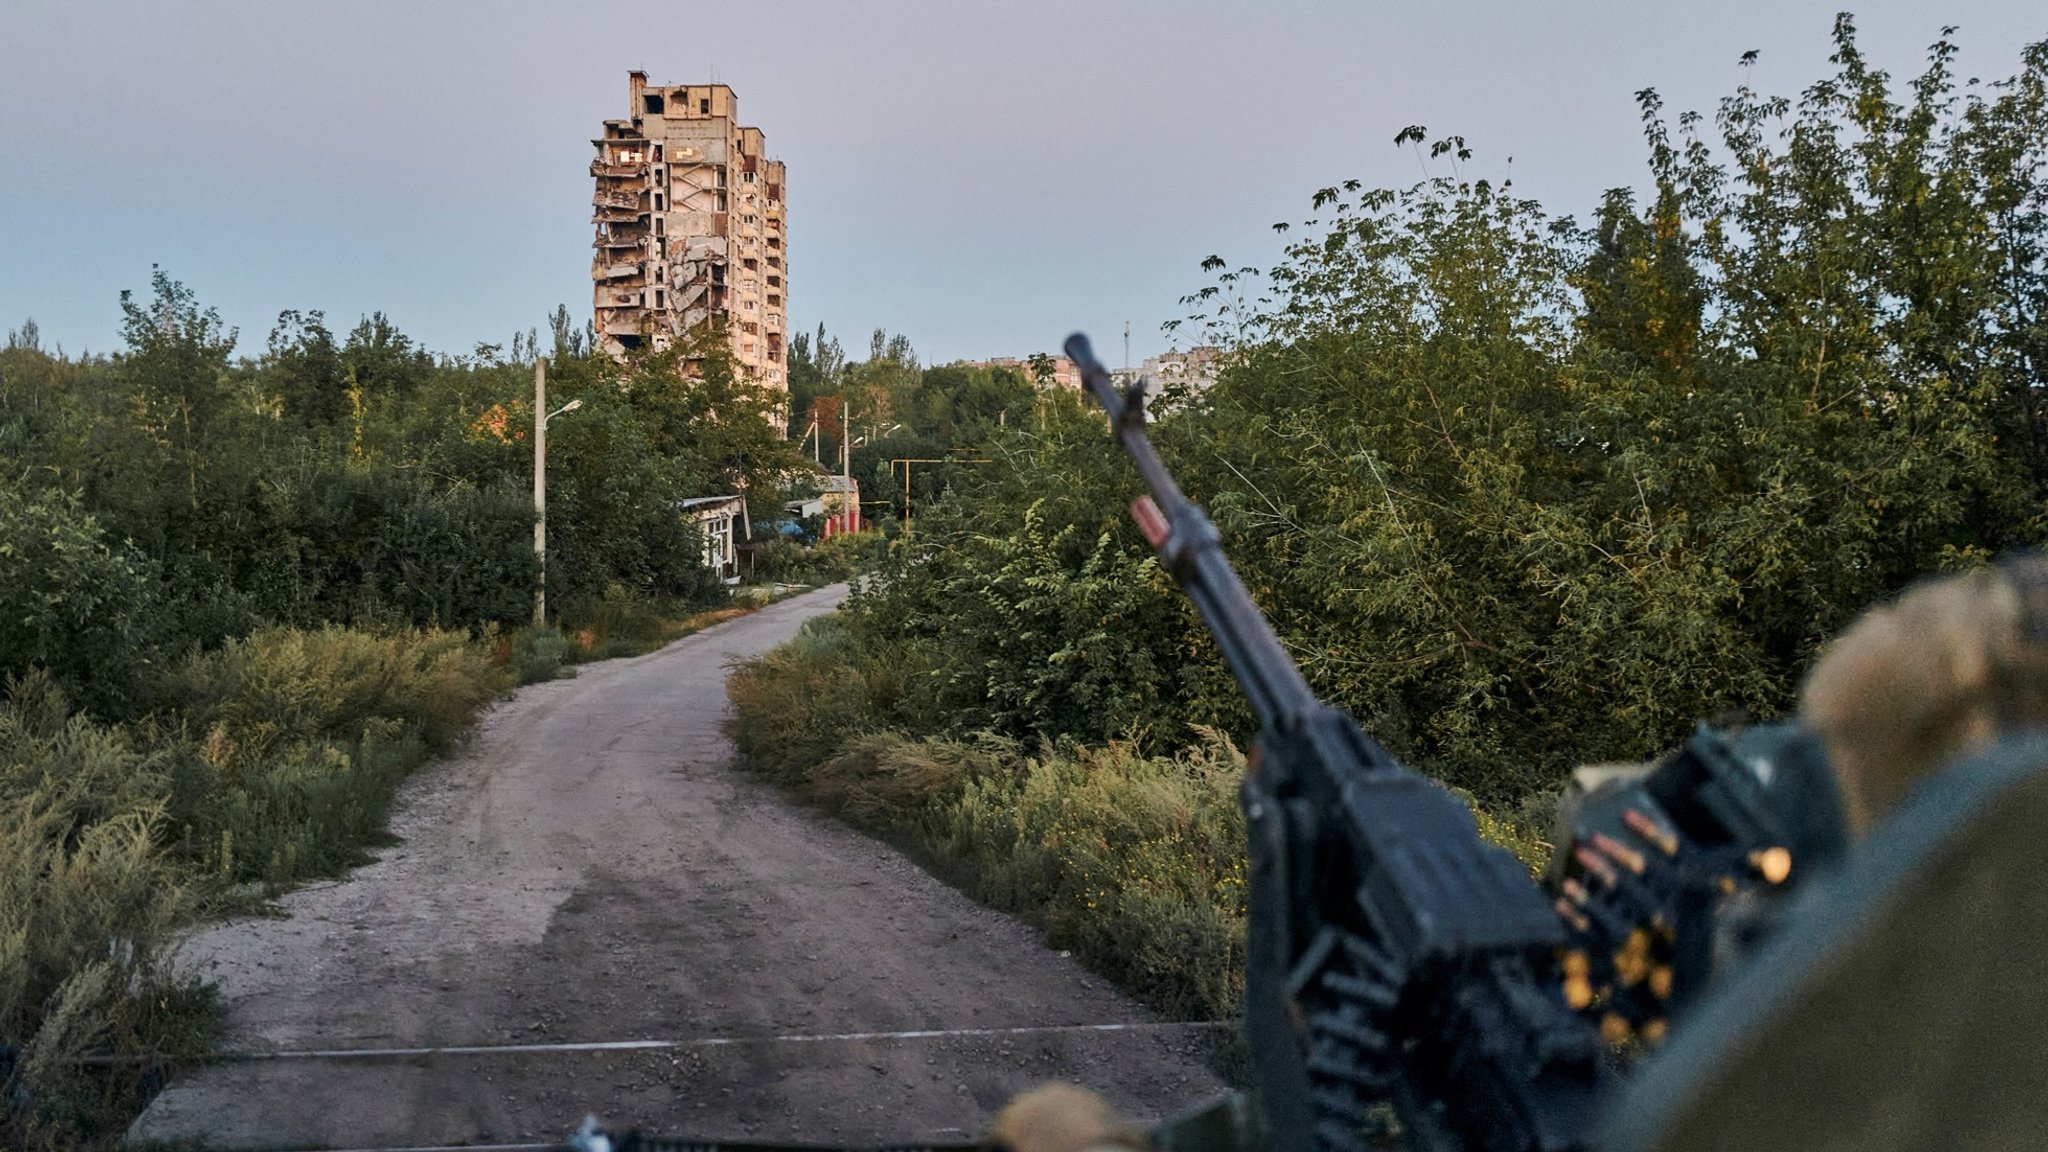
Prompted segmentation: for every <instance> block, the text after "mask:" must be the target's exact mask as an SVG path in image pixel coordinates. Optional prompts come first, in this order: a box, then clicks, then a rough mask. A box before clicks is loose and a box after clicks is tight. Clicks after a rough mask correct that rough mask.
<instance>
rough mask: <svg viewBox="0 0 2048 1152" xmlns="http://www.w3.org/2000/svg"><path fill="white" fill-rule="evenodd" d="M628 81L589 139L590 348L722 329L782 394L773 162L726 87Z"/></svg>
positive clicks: (784, 372) (782, 280)
mask: <svg viewBox="0 0 2048 1152" xmlns="http://www.w3.org/2000/svg"><path fill="white" fill-rule="evenodd" d="M627 79H628V87H629V89H630V91H631V101H632V114H631V115H630V116H629V117H627V118H626V119H624V120H607V121H605V122H604V136H603V138H601V139H598V140H594V141H592V143H593V144H595V145H596V146H597V158H596V159H594V160H592V161H591V163H590V173H591V175H592V176H594V177H596V178H597V191H596V194H595V195H594V196H593V197H592V198H591V202H592V204H594V205H595V207H596V213H595V215H594V216H593V218H592V222H593V223H595V224H596V225H597V242H596V248H597V256H596V259H595V260H593V261H592V263H591V266H590V276H591V279H592V280H593V281H595V289H594V292H593V303H594V304H595V307H596V312H597V317H596V325H597V337H598V342H599V346H600V347H602V348H603V349H604V350H605V351H607V352H609V353H610V354H612V355H613V356H623V355H624V354H625V353H626V351H627V350H628V349H631V348H638V347H640V346H642V345H643V344H651V345H652V346H653V347H655V348H666V347H667V346H668V345H669V343H670V342H671V341H674V340H677V339H679V338H681V337H682V336H683V335H684V334H686V333H689V332H692V331H694V330H696V329H698V328H700V327H702V326H704V325H719V326H722V327H723V329H724V331H725V334H726V338H727V341H728V342H729V344H730V345H731V348H732V356H733V359H734V361H735V362H736V363H737V365H738V366H739V368H740V370H741V371H742V372H743V373H744V374H746V375H747V376H748V377H750V378H752V379H753V381H754V382H755V383H758V384H762V385H765V386H767V387H769V388H773V389H776V390H778V391H780V390H786V389H787V388H788V387H789V377H788V354H789V353H788V347H787V341H786V339H785V334H786V333H787V332H788V330H789V326H788V323H787V321H786V319H785V317H787V316H788V315H789V310H788V306H787V304H786V301H787V300H788V298H789V288H788V285H789V273H788V260H789V249H788V245H787V243H786V242H785V240H784V236H785V232H784V223H783V204H784V200H785V196H786V185H785V183H784V179H783V167H782V162H781V161H779V160H770V159H768V158H767V157H766V156H765V155H763V154H762V150H763V143H764V142H763V138H762V136H761V130H760V129H759V128H744V127H741V126H740V122H739V102H738V101H737V100H736V99H735V98H734V97H733V93H732V89H731V88H729V87H727V86H725V85H723V84H677V85H673V86H669V87H655V86H650V85H649V84H648V83H647V73H645V72H630V73H628V74H627Z"/></svg>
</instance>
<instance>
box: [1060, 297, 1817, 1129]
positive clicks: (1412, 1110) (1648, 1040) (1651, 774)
mask: <svg viewBox="0 0 2048 1152" xmlns="http://www.w3.org/2000/svg"><path fill="white" fill-rule="evenodd" d="M1066 353H1067V355H1068V356H1069V357H1070V358H1072V360H1073V361H1074V363H1075V364H1076V365H1078V366H1079V367H1080V370H1081V377H1082V380H1083V381H1084V382H1086V384H1087V386H1088V388H1089V390H1090V391H1092V392H1093V393H1094V394H1095V397H1096V399H1097V400H1099V401H1100V402H1101V404H1102V407H1103V409H1104V410H1105V411H1106V412H1107V413H1108V414H1109V422H1110V427H1111V429H1112V431H1113V432H1114V433H1115V435H1116V437H1117V439H1118V440H1120V441H1121V442H1122V443H1123V446H1124V448H1125V449H1126V450H1127V451H1128V452H1129V453H1130V455H1131V457H1132V459H1133V460H1134V461H1135V462H1136V463H1137V466H1138V471H1139V473H1140V474H1141V475H1142V476H1143V478H1144V480H1145V483H1146V486H1147V487H1148V488H1150V489H1151V495H1150V496H1148V497H1142V498H1140V499H1139V500H1138V501H1136V502H1135V503H1134V504H1133V505H1132V506H1131V514H1132V517H1133V518H1134V519H1135V520H1136V521H1137V523H1138V527H1139V529H1140V531H1142V532H1143V533H1144V535H1145V539H1146V540H1147V541H1148V542H1149V543H1150V544H1151V545H1152V547H1153V549H1154V550H1155V551H1156V552H1157V553H1158V555H1159V558H1160V560H1161V562H1162V563H1164V564H1165V565H1166V567H1167V568H1168V570H1170V571H1171V572H1172V573H1173V574H1174V577H1175V578H1176V579H1177V580H1178V581H1179V582H1180V585H1181V588H1182V589H1183V590H1184V591H1185V592H1186V593H1187V595H1188V598H1189V599H1190V600H1192V601H1194V604H1195V607H1196V609H1197V610H1198V611H1199V612H1200V613H1201V615H1202V619H1203V620H1204V622H1206V623H1207V624H1208V626H1209V631H1210V633H1211V635H1213V636H1214V637H1215V640H1216V645H1217V647H1218V648H1219V649H1221V650H1222V653H1223V658H1224V660H1225V661H1227V662H1228V663H1229V665H1230V670H1231V673H1232V674H1233V675H1234V676H1235V677H1236V678H1237V681H1238V684H1239V685H1240V686H1241V687H1242V688H1243V690H1244V693H1245V696H1246V697H1247V698H1248V699H1249V701H1250V703H1251V706H1252V710H1253V712H1254V713H1256V714H1257V716H1258V719H1259V729H1260V730H1259V737H1258V743H1257V745H1256V747H1255V748H1254V749H1253V752H1252V755H1251V757H1250V760H1249V767H1248V768H1247V771H1246V774H1245V780H1244V783H1243V786H1242V789H1241V792H1240V797H1239V798H1240V802H1241V803H1242V805H1243V807H1244V814H1245V825H1246V833H1247V836H1248V839H1249V841H1250V843H1249V849H1248V851H1249V856H1250V875H1251V882H1250V897H1251V899H1250V913H1249V924H1248V926H1247V945H1246V957H1245V985H1246V1001H1247V1002H1246V1006H1245V1026H1246V1033H1247V1038H1248V1040H1249V1043H1250V1048H1251V1057H1252V1062H1253V1064H1254V1066H1255V1068H1256V1070H1257V1078H1258V1102H1257V1109H1256V1111H1257V1113H1258V1114H1259V1118H1260V1119H1261V1120H1262V1121H1263V1128H1264V1131H1263V1133H1262V1142H1263V1143H1265V1144H1266V1145H1267V1146H1270V1147H1277V1148H1284V1149H1295V1148H1308V1147H1311V1146H1314V1147H1320V1148H1324V1149H1329V1150H1330V1152H1351V1150H1353V1149H1361V1148H1365V1147H1368V1146H1369V1145H1368V1144H1367V1143H1366V1141H1367V1139H1368V1137H1367V1135H1366V1130H1367V1127H1368V1126H1369V1125H1370V1124H1371V1123H1373V1121H1374V1113H1373V1112H1372V1108H1373V1106H1374V1105H1376V1104H1380V1103H1385V1104H1388V1105H1391V1106H1392V1109H1393V1111H1394V1113H1395V1115H1396V1116H1397V1118H1398V1120H1399V1124H1400V1127H1401V1130H1402V1136H1403V1138H1404V1140H1405V1142H1406V1144H1407V1145H1408V1146H1409V1147H1410V1148H1414V1149H1419V1150H1426V1152H1563V1150H1568V1149H1579V1148H1584V1147H1587V1146H1588V1142H1589V1140H1590V1135H1589V1134H1590V1133H1591V1132H1592V1130H1593V1126H1594V1121H1595V1118H1596V1114H1597V1112H1598V1111H1599V1108H1600V1105H1601V1103H1602V1100H1603V1097H1604V1095H1605V1094H1606V1092H1607V1090H1608V1087H1609V1082H1610V1080H1611V1079H1612V1075H1611V1070H1612V1068H1613V1067H1614V1066H1615V1065H1616V1064H1618V1063H1622V1062H1624V1061H1623V1059H1622V1058H1621V1057H1620V1056H1619V1055H1618V1054H1617V1050H1618V1049H1621V1048H1623V1047H1625V1046H1627V1045H1631V1044H1636V1043H1641V1044H1647V1045H1651V1046H1654V1045H1656V1044H1659V1043H1661V1042H1662V1040H1663V1038H1664V1035H1665V1031H1666V1026H1667V1018H1668V1017H1669V1015H1670V1014H1671V1013H1672V1011H1673V1010H1674V1009H1678V1008H1683V1007H1684V1006H1685V1005H1686V1004H1687V1003H1689V1002H1690V1001H1692V1000H1694V999H1695V998H1697V997H1698V996H1699V995H1700V994H1701V993H1702V992H1704V991H1705V990H1706V988H1707V987H1708V986H1709V985H1710V984H1711V983H1712V982H1714V980H1715V978H1716V976H1717V974H1718V973H1719V972H1720V971H1723V970H1725V969H1727V968H1728V967H1730V965H1731V963H1732V962H1733V961H1734V960H1737V959H1740V958H1741V957H1742V956H1744V955H1745V954H1747V953H1748V952H1749V951H1750V950H1751V949H1753V948H1754V947H1755V946H1756V945H1757V944H1758V943H1760V942H1761V941H1762V940H1763V939H1765V938H1766V937H1767V936H1768V935H1769V934H1770V931H1771V929H1772V928H1773V927H1774V926H1775V919H1776V915H1777V913H1778V911H1779V910H1780V909H1782V908H1783V907H1784V906H1785V903H1786V897H1787V896H1788V895H1789V894H1790V893H1791V892H1792V891H1793V890H1794V888H1796V887H1798V882H1800V881H1804V880H1806V879H1808V878H1810V877H1811V876H1812V875H1813V874H1815V873H1816V872H1818V871H1820V870H1822V869H1824V868H1825V867H1826V866H1827V865H1829V864H1832V863H1833V862H1834V861H1835V860H1836V859H1837V858H1838V857H1839V856H1840V855H1841V853H1842V851H1843V848H1844V846H1845V844H1846V840H1847V831H1846V827H1845V822H1844V820H1843V818H1842V811H1841V804H1840V801H1839V798H1838V796H1837V795H1836V792H1835V788H1834V784H1833V780H1832V777H1831V775H1830V773H1829V769H1828V764H1827V759H1826V756H1825V753H1824V752H1823V750H1822V749H1821V747H1820V745H1819V742H1818V741H1817V740H1816V739H1815V738H1814V737H1813V736H1812V734H1811V733H1810V732H1808V731H1806V730H1805V729H1804V728H1803V727H1801V726H1800V725H1799V724H1797V723H1796V722H1788V723H1781V724H1774V725H1768V726H1764V727H1757V728H1749V727H1745V726H1740V725H1735V726H1724V727H1718V728H1717V727H1710V726H1707V725H1702V726H1701V727H1700V730H1699V732H1698V733H1696V734H1695V735H1694V736H1693V738H1692V739H1691V740H1690V741H1688V742H1687V743H1686V744H1685V745H1684V746H1683V747H1682V748H1680V749H1679V750H1677V751H1676V752H1674V753H1673V754H1672V755H1670V756H1669V757H1667V758H1665V759H1664V760H1663V761H1662V762H1660V763H1658V764H1656V765H1655V766H1654V767H1643V768H1639V769H1635V770H1633V771H1627V772H1621V773H1617V774H1615V775H1614V777H1613V778H1611V779H1608V780H1605V781H1602V782H1599V783H1597V785H1595V786H1593V787H1590V788H1587V789H1586V790H1585V791H1584V793H1583V794H1582V795H1579V796H1575V797H1572V798H1571V799H1570V801H1569V802H1568V804H1567V805H1566V809H1567V810H1566V813H1565V821H1564V828H1563V834H1562V835H1561V837H1560V840H1561V841H1562V846H1561V847H1560V849H1559V851H1558V853H1557V860H1556V863H1555V865H1554V867H1553V870H1552V875H1551V883H1552V885H1553V889H1552V890H1551V891H1549V892H1546V891H1545V890H1544V889H1543V888H1542V887H1540V886H1539V885H1538V884H1537V883H1536V882H1535V881H1534V880H1533V879H1532V878H1531V877H1530V875H1529V874H1528V872H1527V871H1525V870H1524V869H1523V868H1522V866H1521V865H1520V864H1519V863H1517V862H1516V861H1515V859H1514V858H1513V857H1512V856H1510V855H1509V854H1508V853H1507V852H1505V851H1503V850H1501V849H1499V848H1496V847H1493V846H1491V845H1489V844H1487V843H1485V842H1484V841H1483V840H1481V839H1480V837H1479V833H1478V829H1477V827H1476V826H1475V824H1474V822H1473V819H1472V816H1471V813H1470V812H1469V811H1467V809H1466V808H1465V806H1464V805H1463V804H1461V803H1460V802H1459V801H1458V800H1457V799H1455V798H1454V797H1452V796H1451V795H1450V794H1449V793H1448V792H1446V791H1445V790H1444V789H1443V788H1441V787H1439V786H1438V785H1436V784H1435V783H1433V782H1431V781H1430V780H1428V779H1427V778H1425V777H1423V776H1422V775H1420V774H1419V773H1416V772H1414V771H1413V770H1411V769H1409V768H1406V767H1404V766H1402V765H1401V764H1400V763H1398V762H1396V761H1395V759H1394V758H1393V757H1392V756H1390V755H1389V754H1388V753H1387V752H1386V750H1385V749H1383V748H1381V747H1380V746H1379V745H1378V744H1376V743H1374V742H1373V740H1372V739H1371V738H1369V737H1367V736H1366V735H1365V734H1364V733H1363V732H1361V731H1360V730H1359V727H1358V725H1357V724H1356V723H1355V722H1354V721H1353V720H1352V718H1351V717H1350V716H1349V715H1347V714H1345V713H1344V712H1342V711H1340V710H1338V709H1335V708H1332V707H1330V706H1328V705H1326V704H1324V703H1322V702H1321V701H1319V700H1317V699H1316V697H1315V694H1314V693H1313V692H1311V691H1310V690H1309V687H1308V684H1307V682H1306V681H1304V680H1303V679H1302V677H1301V673H1300V671H1299V670H1298V669H1296V668H1295V666H1294V662H1293V661H1292V660H1290V659H1289V658H1288V656H1287V653H1286V652H1285V651H1284V650H1283V649H1282V648H1281V647H1280V643H1279V640H1278V639H1277V638H1276V637H1275V636H1274V634H1273V630H1272V627H1271V626H1270V625H1269V624H1268V623H1267V622H1266V619H1265V617H1264V616H1263V615H1261V614H1260V612H1259V610H1258V607H1257V606H1256V605H1255V604H1253V603H1252V599H1251V597H1250V595H1248V594H1247V593H1246V591H1245V588H1244V585H1243V583H1242V582H1240V581H1239V580H1238V578H1237V574H1236V572H1234V571H1233V570H1232V569H1231V567H1230V563H1229V561H1228V560H1227V559H1225V557H1224V555H1223V548H1222V544H1221V542H1220V540H1219V539H1218V536H1217V533H1216V529H1215V527H1214V526H1213V525H1212V524H1210V522H1209V520H1208V518H1207V517H1206V516H1204V515H1203V514H1202V511H1201V509H1200V508H1198V507H1196V506H1195V505H1194V504H1192V503H1190V502H1189V501H1188V500H1187V498H1186V497H1185V496H1183V495H1182V494H1181V491H1180V488H1179V486H1178V485H1177V484H1175V483H1174V480H1173V477H1172V476H1171V475H1169V474H1168V473H1167V471H1166V467H1165V465H1164V464H1162V463H1161V462H1160V459H1159V456H1158V454H1157V453H1156V452H1154V451H1153V448H1152V444H1151V442H1150V441H1149V440H1148V439H1147V438H1146V436H1145V416H1144V413H1143V410H1142V407H1141V400H1142V395H1141V393H1140V392H1139V391H1138V390H1137V389H1135V388H1134V389H1133V390H1132V391H1131V392H1129V393H1123V392H1119V391H1118V389H1117V388H1116V386H1115V384H1114V383H1113V381H1112V380H1111V379H1110V376H1109V373H1108V371H1107V370H1105V369H1104V368H1103V366H1102V365H1101V363H1100V362H1098V361H1097V360H1096V359H1095V356H1094V353H1093V351H1092V349H1091V348H1090V346H1089V343H1088V339H1087V337H1085V336H1082V335H1079V334H1076V335H1074V336H1072V337H1070V338H1069V339H1068V340H1067V343H1066ZM1795 862H1797V869H1796V872H1795V868H1794V864H1795Z"/></svg>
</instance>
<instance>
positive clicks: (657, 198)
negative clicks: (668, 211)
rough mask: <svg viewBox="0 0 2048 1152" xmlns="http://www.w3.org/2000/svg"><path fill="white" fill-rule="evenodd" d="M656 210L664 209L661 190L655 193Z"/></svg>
mask: <svg viewBox="0 0 2048 1152" xmlns="http://www.w3.org/2000/svg"><path fill="white" fill-rule="evenodd" d="M654 210H655V211H656V212H659V211H661V210H662V208H661V193H659V192H656V193H655V194H654Z"/></svg>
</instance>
